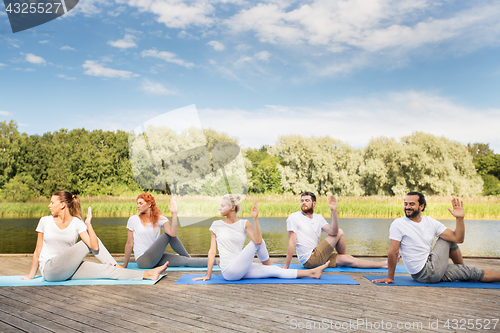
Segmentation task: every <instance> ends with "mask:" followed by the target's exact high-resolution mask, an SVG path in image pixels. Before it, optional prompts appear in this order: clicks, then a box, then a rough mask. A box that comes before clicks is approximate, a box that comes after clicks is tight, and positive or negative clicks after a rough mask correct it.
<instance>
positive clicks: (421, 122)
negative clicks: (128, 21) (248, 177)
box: [198, 91, 500, 152]
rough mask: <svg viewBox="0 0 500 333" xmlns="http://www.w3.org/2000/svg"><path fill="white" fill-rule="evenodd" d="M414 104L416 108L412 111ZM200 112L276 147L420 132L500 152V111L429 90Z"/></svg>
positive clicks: (253, 143)
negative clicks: (300, 139)
mask: <svg viewBox="0 0 500 333" xmlns="http://www.w3.org/2000/svg"><path fill="white" fill-rule="evenodd" d="M415 107H416V108H417V110H411V108H415ZM409 108H410V109H409ZM422 110H424V112H422ZM198 111H199V114H200V118H201V121H202V124H203V126H204V127H206V128H208V127H212V128H214V129H216V130H223V131H225V132H228V134H229V135H234V136H237V137H239V138H240V142H241V143H242V144H243V145H244V146H246V147H254V148H255V147H260V146H262V145H264V144H271V145H272V144H275V142H276V140H277V139H278V137H279V136H280V135H291V134H297V133H300V134H301V135H303V136H326V135H329V136H331V137H334V138H336V139H340V140H342V141H344V142H347V143H349V144H350V145H352V146H354V147H364V146H366V145H367V144H368V142H369V141H370V139H371V138H373V137H380V136H388V137H395V138H400V137H402V136H406V135H410V134H411V133H413V132H415V131H421V132H425V133H430V134H433V135H436V136H444V137H446V138H448V139H451V140H455V141H458V142H460V143H462V144H467V143H473V142H484V143H489V144H490V147H491V148H492V149H494V150H495V151H496V152H500V136H499V135H498V128H500V109H475V108H470V107H464V106H462V105H459V104H457V103H454V102H453V101H451V100H450V99H448V98H445V97H441V96H436V95H434V94H431V93H426V92H414V91H409V92H402V93H390V94H385V95H383V96H375V97H370V98H365V99H350V100H349V99H348V100H343V101H340V102H337V103H334V104H331V105H329V106H323V107H307V106H306V107H287V106H280V105H266V107H265V108H263V109H259V110H240V109H233V110H212V109H204V110H203V109H199V110H198ZM234 124H238V126H234Z"/></svg>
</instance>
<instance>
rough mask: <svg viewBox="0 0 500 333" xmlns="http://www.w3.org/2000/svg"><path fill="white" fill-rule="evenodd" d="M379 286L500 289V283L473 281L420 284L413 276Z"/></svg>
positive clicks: (369, 278)
mask: <svg viewBox="0 0 500 333" xmlns="http://www.w3.org/2000/svg"><path fill="white" fill-rule="evenodd" d="M385 277H387V275H380V276H377V275H365V278H367V279H368V280H370V281H372V282H373V280H376V279H383V278H385ZM376 285H378V286H406V287H444V288H480V289H500V282H494V283H483V282H472V281H453V282H438V283H420V282H417V281H415V280H413V279H412V277H411V276H395V277H394V283H389V284H385V283H376Z"/></svg>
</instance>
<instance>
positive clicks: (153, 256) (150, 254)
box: [122, 193, 207, 268]
mask: <svg viewBox="0 0 500 333" xmlns="http://www.w3.org/2000/svg"><path fill="white" fill-rule="evenodd" d="M168 209H169V210H170V212H171V213H172V225H170V223H169V221H168V219H167V218H166V217H165V216H163V215H161V211H160V209H159V208H158V206H157V205H156V201H155V198H154V197H153V196H152V195H151V194H149V193H142V194H141V195H139V196H138V197H137V210H138V211H139V215H134V216H131V217H130V218H129V220H128V223H127V229H128V238H127V243H126V244H125V260H124V263H123V265H122V267H127V265H128V263H129V260H130V255H131V254H132V249H133V250H134V256H135V262H136V263H137V266H139V268H152V267H156V266H161V265H163V264H164V263H166V262H168V263H169V266H171V267H176V266H189V267H207V259H206V258H191V256H190V255H189V253H188V252H187V251H186V249H185V248H184V245H182V243H181V241H180V240H179V238H177V204H176V202H175V200H174V198H172V199H170V206H168ZM162 227H163V230H164V231H165V232H164V233H163V234H161V235H160V229H161V228H162ZM168 244H170V246H171V247H172V250H174V251H175V252H177V253H178V254H173V253H165V249H166V248H167V245H168Z"/></svg>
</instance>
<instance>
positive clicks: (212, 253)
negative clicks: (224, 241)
mask: <svg viewBox="0 0 500 333" xmlns="http://www.w3.org/2000/svg"><path fill="white" fill-rule="evenodd" d="M210 233H211V238H210V250H208V263H207V275H205V276H203V277H199V278H194V279H193V281H198V280H203V281H206V280H210V278H211V277H212V269H213V267H214V260H215V254H216V253H217V238H216V237H215V234H214V233H213V232H210Z"/></svg>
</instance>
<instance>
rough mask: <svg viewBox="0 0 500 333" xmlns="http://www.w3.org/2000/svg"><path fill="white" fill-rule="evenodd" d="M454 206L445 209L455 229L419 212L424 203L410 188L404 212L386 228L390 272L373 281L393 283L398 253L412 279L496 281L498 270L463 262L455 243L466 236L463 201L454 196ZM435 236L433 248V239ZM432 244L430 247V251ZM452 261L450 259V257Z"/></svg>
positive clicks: (498, 274) (461, 240) (421, 195)
mask: <svg viewBox="0 0 500 333" xmlns="http://www.w3.org/2000/svg"><path fill="white" fill-rule="evenodd" d="M451 204H452V207H453V210H451V209H449V208H448V211H449V212H450V213H451V215H453V216H454V217H455V219H456V227H455V231H453V230H451V229H448V228H446V227H445V226H444V225H443V224H442V223H441V222H439V221H436V220H434V219H432V218H430V217H428V216H422V214H421V212H423V211H424V210H425V206H426V205H427V203H426V201H425V197H424V195H423V194H422V193H420V192H410V193H408V194H407V195H406V198H405V201H404V210H405V216H404V217H401V218H398V219H396V220H394V222H392V224H391V228H390V230H389V238H390V239H391V246H390V248H389V254H388V258H389V259H388V263H389V274H388V276H387V277H386V278H383V279H378V280H373V282H375V283H394V270H395V267H396V262H397V257H398V254H399V253H401V257H402V258H403V261H404V264H405V266H406V269H407V270H408V272H409V273H410V274H411V276H412V278H413V279H414V280H415V281H418V282H421V283H437V282H440V281H446V282H450V281H456V280H459V281H481V282H499V281H500V273H499V272H494V271H487V270H482V269H479V268H476V267H474V266H468V265H464V259H463V257H462V253H461V252H460V249H459V248H458V245H457V243H463V241H464V238H465V224H464V216H465V210H464V204H463V202H462V201H460V200H458V199H456V198H453V199H452V201H451ZM435 237H438V239H437V241H436V244H435V245H434V248H432V243H433V241H434V238H435ZM431 248H432V251H431ZM448 259H451V260H452V261H453V264H450V263H449V260H448Z"/></svg>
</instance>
